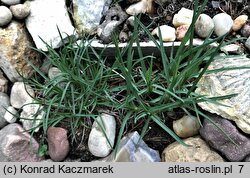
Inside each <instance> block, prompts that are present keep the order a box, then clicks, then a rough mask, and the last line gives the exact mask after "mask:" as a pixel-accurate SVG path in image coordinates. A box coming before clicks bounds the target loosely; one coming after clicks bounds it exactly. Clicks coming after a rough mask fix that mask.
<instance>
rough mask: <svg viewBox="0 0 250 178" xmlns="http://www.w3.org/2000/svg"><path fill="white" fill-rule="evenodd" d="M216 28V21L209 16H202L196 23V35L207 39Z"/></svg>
mask: <svg viewBox="0 0 250 178" xmlns="http://www.w3.org/2000/svg"><path fill="white" fill-rule="evenodd" d="M213 28H214V21H213V19H212V18H211V17H209V16H208V15H207V14H201V15H200V16H199V18H198V19H197V21H196V23H195V33H196V34H197V35H198V36H199V37H201V38H206V37H207V36H208V35H209V34H210V33H211V31H212V30H213Z"/></svg>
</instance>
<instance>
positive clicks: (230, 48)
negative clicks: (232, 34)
mask: <svg viewBox="0 0 250 178" xmlns="http://www.w3.org/2000/svg"><path fill="white" fill-rule="evenodd" d="M220 50H221V51H223V52H225V53H233V54H244V49H243V47H242V46H241V45H238V44H229V45H226V46H223V47H222V48H221V49H220Z"/></svg>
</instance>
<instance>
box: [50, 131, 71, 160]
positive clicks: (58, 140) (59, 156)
mask: <svg viewBox="0 0 250 178" xmlns="http://www.w3.org/2000/svg"><path fill="white" fill-rule="evenodd" d="M67 132H68V131H67V130H66V129H64V128H60V127H49V128H48V131H47V135H48V146H49V149H48V150H49V155H50V157H51V159H52V160H53V161H62V160H64V159H65V157H66V156H67V155H68V153H69V141H68V137H67Z"/></svg>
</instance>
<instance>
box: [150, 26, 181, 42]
mask: <svg viewBox="0 0 250 178" xmlns="http://www.w3.org/2000/svg"><path fill="white" fill-rule="evenodd" d="M159 28H160V32H161V36H162V40H163V41H165V42H169V41H175V39H176V34H175V28H173V27H170V26H168V25H162V26H160V27H159ZM152 35H156V36H158V37H159V35H160V34H159V29H158V27H157V28H155V29H154V30H153V31H152Z"/></svg>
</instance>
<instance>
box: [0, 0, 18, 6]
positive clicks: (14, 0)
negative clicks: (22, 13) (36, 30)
mask: <svg viewBox="0 0 250 178" xmlns="http://www.w3.org/2000/svg"><path fill="white" fill-rule="evenodd" d="M1 1H2V2H3V3H4V4H6V5H9V6H11V5H15V4H20V3H21V0H1Z"/></svg>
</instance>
